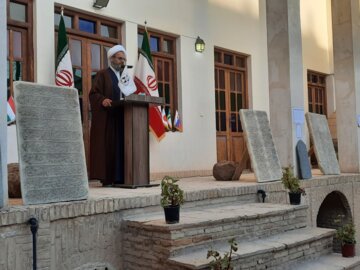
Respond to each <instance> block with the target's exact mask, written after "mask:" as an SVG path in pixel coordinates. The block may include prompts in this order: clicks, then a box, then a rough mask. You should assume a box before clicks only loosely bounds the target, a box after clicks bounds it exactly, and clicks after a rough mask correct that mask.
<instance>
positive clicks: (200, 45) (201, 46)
mask: <svg viewBox="0 0 360 270" xmlns="http://www.w3.org/2000/svg"><path fill="white" fill-rule="evenodd" d="M204 50H205V42H204V40H202V39H201V38H200V37H199V36H198V37H197V39H196V41H195V51H197V52H201V53H202V52H203V51H204Z"/></svg>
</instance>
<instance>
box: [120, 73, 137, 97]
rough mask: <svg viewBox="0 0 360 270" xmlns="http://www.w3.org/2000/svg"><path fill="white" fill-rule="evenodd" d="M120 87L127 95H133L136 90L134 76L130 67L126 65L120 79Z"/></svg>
mask: <svg viewBox="0 0 360 270" xmlns="http://www.w3.org/2000/svg"><path fill="white" fill-rule="evenodd" d="M118 85H119V88H120V91H121V92H122V93H123V94H124V95H125V96H128V95H131V94H132V93H134V92H135V91H136V85H135V83H134V80H133V78H131V77H130V75H129V72H128V67H127V66H125V68H124V70H123V72H122V73H121V77H120V80H119V84H118Z"/></svg>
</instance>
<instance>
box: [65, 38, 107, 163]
mask: <svg viewBox="0 0 360 270" xmlns="http://www.w3.org/2000/svg"><path fill="white" fill-rule="evenodd" d="M69 45H70V54H71V61H72V66H73V72H74V83H75V88H76V89H78V91H79V103H80V110H81V121H82V126H83V137H84V146H85V155H86V164H87V168H90V167H89V166H90V127H91V110H90V102H89V91H90V89H91V85H92V82H93V80H94V78H95V76H96V73H97V71H99V70H100V69H103V68H105V67H107V66H108V63H107V51H108V50H109V48H110V47H112V46H113V45H114V44H111V43H108V42H103V41H99V40H93V39H89V38H83V37H79V36H76V35H69ZM88 170H89V169H88Z"/></svg>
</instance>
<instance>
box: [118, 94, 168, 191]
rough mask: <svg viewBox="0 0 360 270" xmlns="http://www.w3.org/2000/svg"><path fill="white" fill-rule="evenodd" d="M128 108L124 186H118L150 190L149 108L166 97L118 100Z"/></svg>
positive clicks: (143, 96)
mask: <svg viewBox="0 0 360 270" xmlns="http://www.w3.org/2000/svg"><path fill="white" fill-rule="evenodd" d="M117 103H119V105H121V106H123V107H124V161H125V163H124V184H116V185H115V187H122V188H137V187H150V186H154V185H150V154H149V116H148V114H149V107H150V106H158V105H162V104H163V103H164V98H162V97H152V96H145V95H135V94H132V95H129V96H126V97H125V98H124V99H122V100H120V101H118V102H117Z"/></svg>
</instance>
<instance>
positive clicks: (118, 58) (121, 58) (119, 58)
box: [113, 56, 126, 62]
mask: <svg viewBox="0 0 360 270" xmlns="http://www.w3.org/2000/svg"><path fill="white" fill-rule="evenodd" d="M113 58H115V59H117V60H120V61H124V62H126V58H124V57H115V56H113Z"/></svg>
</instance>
